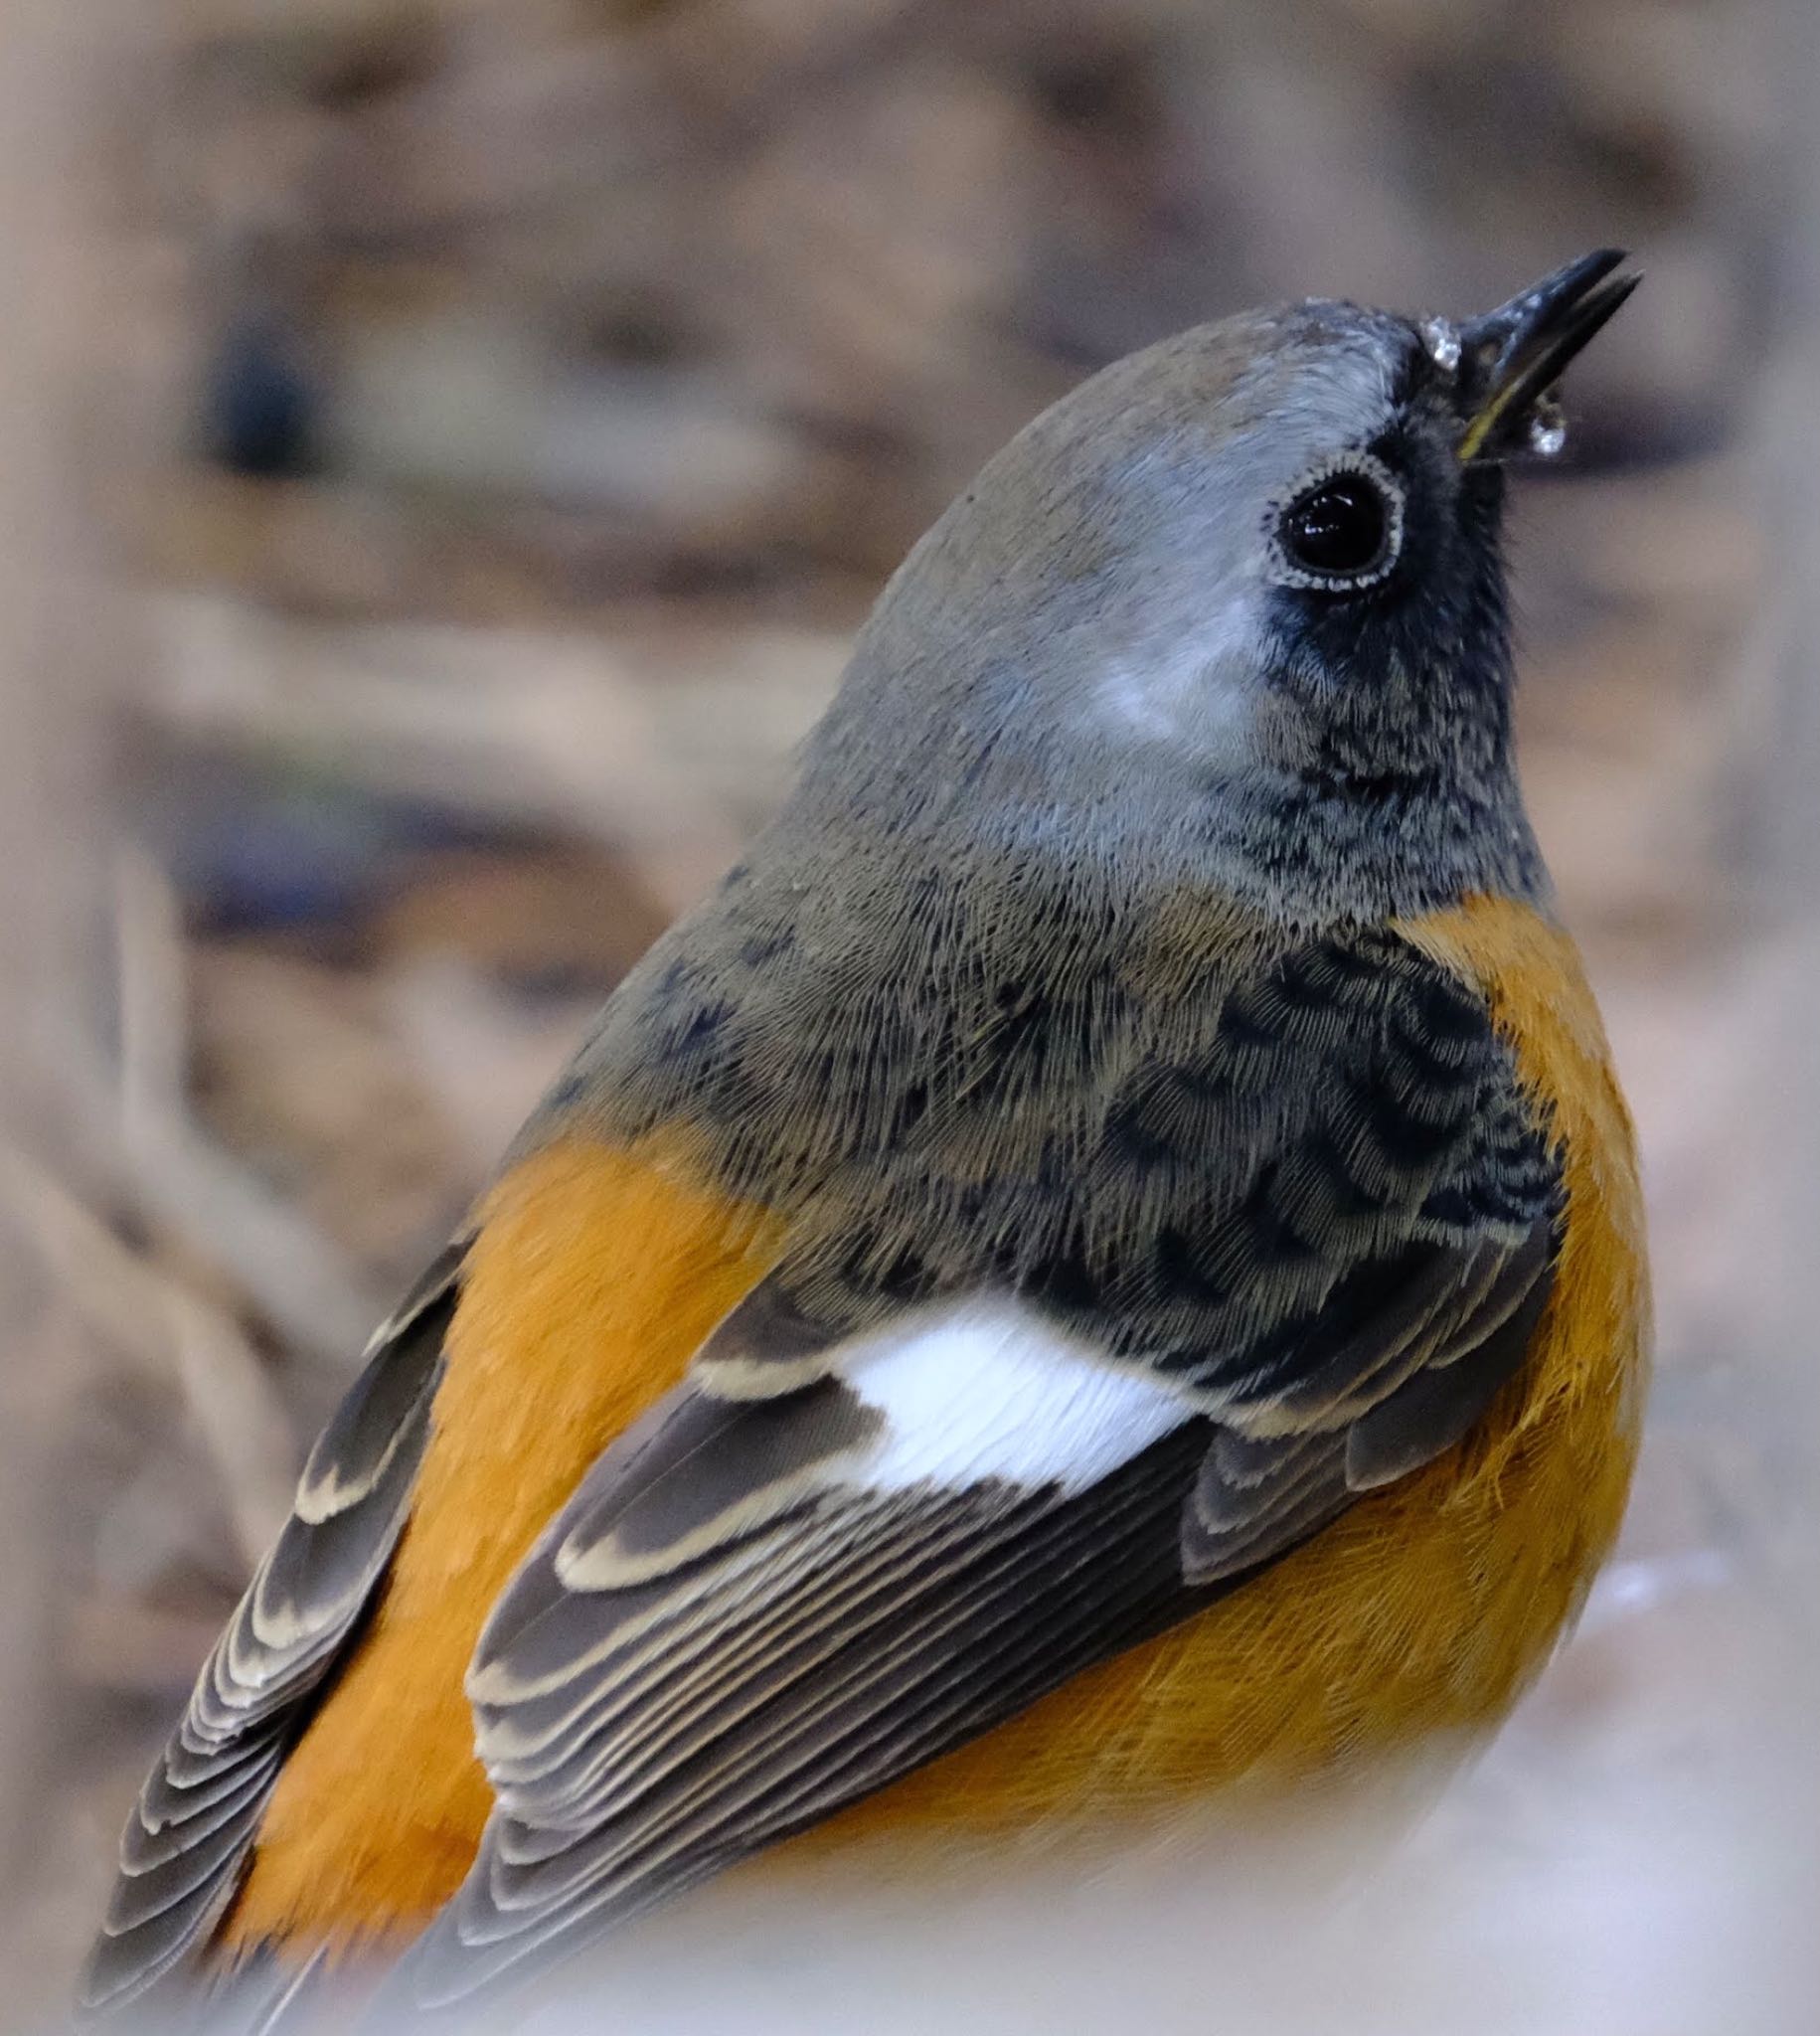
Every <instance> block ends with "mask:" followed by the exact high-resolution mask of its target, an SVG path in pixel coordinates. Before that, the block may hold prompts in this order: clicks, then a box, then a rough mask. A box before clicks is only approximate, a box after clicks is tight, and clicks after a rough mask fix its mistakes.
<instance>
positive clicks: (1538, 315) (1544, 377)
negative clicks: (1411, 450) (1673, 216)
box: [1454, 248, 1642, 460]
mask: <svg viewBox="0 0 1820 2036" xmlns="http://www.w3.org/2000/svg"><path fill="white" fill-rule="evenodd" d="M1623 259H1624V251H1623V250H1622V249H1621V248H1598V249H1595V250H1594V251H1593V252H1592V253H1591V254H1590V255H1581V256H1580V257H1579V259H1578V260H1577V261H1570V262H1569V263H1568V265H1567V266H1566V267H1565V268H1558V269H1556V271H1555V273H1554V274H1553V275H1546V276H1544V277H1543V279H1542V280H1541V281H1540V282H1538V283H1532V284H1531V286H1530V287H1529V288H1528V289H1526V290H1523V291H1521V292H1520V293H1519V294H1518V295H1517V296H1514V297H1512V298H1511V300H1510V302H1509V303H1508V304H1500V305H1499V306H1498V308H1497V309H1496V310H1495V311H1487V312H1486V313H1485V315H1484V317H1482V318H1475V319H1473V320H1472V321H1471V323H1470V324H1467V325H1463V326H1462V327H1461V328H1460V333H1459V341H1460V363H1459V392H1460V400H1461V407H1462V410H1463V412H1464V414H1465V417H1466V419H1467V423H1466V425H1465V428H1464V429H1463V430H1462V431H1461V433H1460V437H1459V443H1458V444H1457V445H1456V446H1455V448H1454V450H1455V451H1456V452H1457V453H1458V455H1459V457H1460V458H1461V459H1462V460H1468V459H1486V458H1495V457H1497V456H1498V455H1499V454H1501V453H1504V452H1509V451H1512V450H1514V449H1516V448H1517V447H1518V446H1520V445H1521V444H1522V443H1523V442H1524V438H1525V434H1526V433H1527V432H1528V429H1529V425H1530V422H1531V420H1532V418H1533V417H1534V416H1535V412H1536V407H1537V405H1538V404H1539V403H1540V402H1541V401H1542V400H1543V398H1544V397H1546V396H1547V395H1548V394H1549V392H1550V391H1551V390H1552V389H1553V388H1554V386H1555V384H1556V383H1557V382H1559V381H1560V380H1561V377H1562V373H1563V371H1564V370H1565V369H1566V368H1567V365H1568V363H1569V362H1570V361H1571V360H1572V358H1573V356H1574V355H1575V354H1577V353H1578V352H1579V351H1580V349H1581V348H1582V347H1583V346H1584V345H1585V344H1586V343H1587V341H1588V340H1590V339H1591V338H1592V336H1593V334H1594V333H1596V332H1597V331H1598V330H1599V328H1600V327H1601V326H1602V325H1603V324H1604V323H1605V322H1606V320H1607V319H1608V318H1610V317H1611V316H1612V314H1613V313H1614V312H1615V311H1616V310H1617V308H1618V306H1619V305H1620V304H1622V303H1623V301H1624V299H1625V298H1626V297H1628V296H1629V295H1630V293H1631V291H1632V290H1634V289H1635V288H1636V286H1637V284H1638V283H1639V282H1640V281H1641V280H1642V278H1641V277H1640V276H1637V275H1634V274H1633V275H1613V274H1612V270H1613V269H1614V268H1616V267H1617V266H1618V265H1619V264H1620V263H1621V262H1622V261H1623Z"/></svg>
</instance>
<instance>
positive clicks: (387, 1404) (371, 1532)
mask: <svg viewBox="0 0 1820 2036" xmlns="http://www.w3.org/2000/svg"><path fill="white" fill-rule="evenodd" d="M458 1263H459V1253H458V1250H451V1251H450V1252H449V1253H447V1254H444V1255H443V1257H442V1258H441V1259H439V1260H438V1262H437V1264H436V1266H435V1267H434V1268H433V1269H432V1272H431V1274H430V1276H429V1277H428V1278H427V1279H426V1280H424V1281H422V1282H420V1283H419V1285H418V1286H417V1287H416V1288H415V1289H414V1290H413V1293H412V1295H411V1296H410V1297H409V1298H408V1300H407V1302H406V1304H405V1305H404V1306H403V1307H402V1308H401V1309H400V1310H399V1311H398V1312H396V1313H395V1314H394V1316H393V1317H392V1319H391V1321H390V1322H389V1323H388V1324H387V1325H386V1327H385V1329H384V1330H382V1332H381V1334H380V1336H379V1337H378V1338H376V1339H375V1346H374V1349H373V1354H372V1356H371V1357H370V1359H369V1361H368V1364H367V1366H366V1369H365V1370H364V1371H363V1372H362V1374H361V1376H360V1378H359V1379H358V1380H357V1381H356V1382H355V1385H354V1386H353V1388H352V1389H351V1391H350V1392H349V1394H348V1396H347V1398H346V1399H345V1400H344V1402H343V1403H342V1406H341V1408H340V1410H339V1412H338V1413H337V1414H336V1416H335V1418H334V1420H333V1421H332V1422H331V1423H330V1425H329V1427H328V1429H327V1431H326V1432H325V1433H324V1435H323V1437H322V1440H321V1441H320V1442H318V1443H317V1444H316V1446H315V1448H314V1449H313V1450H312V1451H311V1452H310V1457H309V1461H308V1462H307V1464H306V1465H305V1467H304V1471H303V1475H302V1477H301V1479H300V1480H299V1483H298V1487H297V1502H296V1510H295V1511H294V1512H293V1513H292V1515H291V1518H290V1519H289V1520H288V1521H287V1522H286V1523H285V1526H284V1528H283V1531H282V1532H281V1533H280V1534H279V1536H278V1539H277V1542H276V1543H275V1544H274V1546H273V1547H272V1550H271V1552H270V1554H269V1555H267V1557H266V1558H265V1560H264V1562H263V1563H261V1564H260V1566H259V1568H258V1570H257V1571H256V1572H255V1574H254V1576H253V1579H252V1582H251V1583H250V1584H249V1585H248V1588H247V1593H246V1596H245V1597H244V1598H243V1599H242V1600H241V1603H240V1605H239V1606H238V1607H237V1608H236V1611H235V1612H234V1615H233V1617H232V1618H231V1619H230V1620H229V1622H228V1626H227V1629H226V1630H225V1631H224V1632H223V1634H222V1636H221V1638H220V1639H219V1640H218V1641H217V1642H216V1645H215V1647H214V1650H213V1651H212V1652H211V1654H210V1656H209V1658H208V1660H207V1661H206V1662H205V1663H204V1664H203V1668H202V1673H201V1675H200V1676H199V1677H198V1678H197V1683H196V1688H195V1690H194V1692H193V1693H192V1695H191V1698H190V1703H189V1708H188V1710H187V1711H186V1712H185V1713H184V1716H183V1718H182V1720H181V1721H180V1722H179V1724H178V1726H177V1729H176V1731H175V1732H174V1733H173V1734H172V1736H171V1739H170V1742H169V1744H168V1745H167V1746H166V1748H165V1750H164V1752H163V1754H162V1755H161V1756H160V1757H159V1760H158V1763H157V1766H156V1767H155V1768H154V1769H153V1770H152V1773H151V1775H150V1777H149V1778H148V1780H147V1781H146V1783H145V1786H144V1787H143V1788H142V1789H141V1791H140V1793H139V1799H138V1801H137V1803H136V1804H135V1805H134V1808H133V1812H132V1815H131V1817H130V1818H129V1819H128V1822H127V1826H126V1831H125V1835H124V1837H123V1838H122V1840H121V1844H120V1872H119V1877H118V1879H117V1881H116V1882H115V1885H114V1892H113V1898H112V1901H111V1902H110V1904H109V1906H108V1910H107V1916H106V1919H105V1921H104V1923H103V1925H102V1927H101V1932H100V1935H99V1937H98V1939H97V1940H96V1942H95V1945H94V1948H93V1950H92V1951H91V1952H90V1954H89V1958H88V1963H87V1965H86V1967H85V1969H84V1971H83V1981H82V1988H81V1999H82V2003H83V2008H84V2009H85V2010H86V2011H88V2012H90V2013H98V2012H101V2011H104V2010H111V2009H114V2008H118V2007H123V2006H124V2005H126V2004H127V2003H128V2002H130V2001H133V2000H136V1999H137V1998H139V1996H141V1995H142V1994H143V1993H145V1992H146V1991H147V1990H148V1989H149V1988H150V1987H152V1986H153V1985H154V1984H155V1983H156V1982H157V1981H158V1980H159V1979H160V1978H161V1977H162V1976H163V1975H164V1974H165V1973H166V1972H167V1971H169V1970H170V1969H171V1968H172V1967H173V1966H175V1965H176V1964H177V1963H178V1962H179V1961H180V1960H181V1959H182V1958H183V1957H184V1955H185V1953H186V1952H188V1951H190V1950H191V1949H192V1948H193V1947H194V1946H195V1945H197V1944H198V1943H199V1942H200V1941H201V1940H202V1938H203V1937H204V1935H205V1934H206V1932H207V1931H208V1930H209V1928H210V1927H211V1926H212V1925H213V1923H214V1921H215V1919H216V1918H217V1917H218V1916H219V1915H220V1914H221V1912H222V1910H223V1909H224V1908H225V1907H226V1905H227V1903H228V1901H229V1900H230V1899H231V1897H232V1895H233V1893H234V1890H235V1887H236V1885H237V1884H238V1882H239V1878H240V1872H241V1869H242V1867H243V1865H244V1863H245V1860H246V1857H247V1853H248V1847H249V1846H250V1845H251V1843H252V1840H253V1838H254V1836H255V1834H256V1832H257V1828H258V1821H259V1816H260V1813H261V1812H262V1810H263V1808H264V1805H265V1801H266V1798H267V1796H268V1795H269V1794H270V1792H271V1788H272V1785H273V1783H274V1782H275V1781H276V1780H277V1776H278V1771H279V1769H280V1767H281V1766H282V1764H283V1761H284V1757H285V1755H286V1753H287V1752H288V1751H289V1749H290V1746H291V1744H292V1743H293V1741H294V1740H295V1738H296V1736H297V1733H298V1732H299V1731H300V1730H301V1728H302V1726H303V1724H304V1723H305V1722H306V1721H307V1719H308V1716H309V1713H310V1710H311V1708H312V1699H313V1697H314V1696H315V1694H316V1692H318V1690H319V1689H320V1687H321V1685H322V1683H323V1681H324V1678H325V1677H326V1676H327V1675H328V1674H329V1673H330V1671H331V1670H332V1669H333V1667H334V1665H335V1663H336V1662H337V1660H338V1659H339V1658H340V1656H341V1653H342V1650H343V1649H344V1647H345V1646H346V1644H347V1642H348V1639H349V1636H350V1634H351V1633H352V1632H353V1631H354V1629H355V1627H356V1626H357V1624H358V1622H359V1619H360V1616H361V1613H362V1612H363V1611H364V1609H365V1607H366V1604H367V1601H368V1599H369V1597H370V1595H371V1593H372V1591H373V1587H374V1585H375V1584H376V1583H377V1582H378V1580H379V1578H380V1576H381V1575H382V1574H383V1572H384V1570H385V1567H386V1563H387V1561H388V1560H389V1558H390V1556H391V1553H392V1548H393V1544H394V1542H395V1541H396V1540H397V1538H398V1533H399V1529H400V1527H401V1526H402V1525H403V1523H404V1519H405V1513H406V1510H407V1508H408V1506H409V1503H410V1497H411V1489H412V1485H413V1482H414V1478H415V1474H416V1466H417V1460H418V1458H419V1456H420V1455H421V1453H422V1449H423V1442H424V1438H425V1436H426V1434H427V1429H428V1418H429V1403H430V1399H431V1396H432V1395H433V1393H434V1390H435V1382H436V1378H437V1376H438V1372H439V1367H440V1363H441V1350H442V1333H443V1329H444V1327H445V1325H446V1323H447V1319H448V1315H449V1312H450V1310H451V1308H452V1306H453V1295H454V1281H455V1276H456V1271H457V1267H458Z"/></svg>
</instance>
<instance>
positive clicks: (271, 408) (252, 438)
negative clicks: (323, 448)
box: [202, 313, 320, 479]
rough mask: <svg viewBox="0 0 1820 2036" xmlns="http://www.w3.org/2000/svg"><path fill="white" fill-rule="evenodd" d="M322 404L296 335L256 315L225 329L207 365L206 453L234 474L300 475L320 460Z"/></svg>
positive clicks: (263, 315) (204, 397) (204, 402)
mask: <svg viewBox="0 0 1820 2036" xmlns="http://www.w3.org/2000/svg"><path fill="white" fill-rule="evenodd" d="M319 413H320V401H319V396H318V392H317V390H316V387H315V383H314V380H313V378H312V376H311V375H310V373H309V370H308V368H307V367H306V366H305V365H304V361H303V358H302V348H301V346H300V344H299V343H298V341H297V339H296V336H295V335H294V334H293V333H292V332H291V331H290V329H289V328H288V327H287V326H286V325H285V324H284V322H283V321H282V320H280V319H278V318H276V317H273V316H271V315H269V314H266V313H248V314H246V315H244V316H243V317H241V318H239V319H237V320H236V321H235V322H234V323H233V324H231V325H230V326H229V327H228V329H227V330H226V331H225V332H224V333H223V334H222V336H221V338H220V339H219V341H218V342H217V344H216V348H215V353H214V355H213V357H212V359H211V360H210V361H209V364H208V367H207V369H206V370H205V374H204V380H203V391H202V432H203V447H204V451H205V453H206V455H207V456H208V457H209V458H210V459H212V460H213V461H214V462H215V463H216V464H217V465H218V466H223V467H226V468H227V470H228V471H229V472H230V473H240V474H248V475H253V476H257V477H259V478H263V479H293V478H296V477H297V476H299V475H303V474H307V473H308V472H310V471H311V470H312V468H313V467H314V466H315V464H316V452H317V443H316V439H317V427H318V421H319Z"/></svg>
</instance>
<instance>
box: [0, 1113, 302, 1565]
mask: <svg viewBox="0 0 1820 2036" xmlns="http://www.w3.org/2000/svg"><path fill="white" fill-rule="evenodd" d="M0 1191H3V1192H4V1193H5V1195H6V1198H7V1200H8V1202H9V1203H10V1204H11V1207H12V1212H13V1214H14V1216H15V1218H16V1220H17V1221H18V1223H19V1225H20V1227H21V1229H22V1230H23V1231H25V1232H26V1234H28V1235H29V1236H30V1237H31V1238H32V1239H33V1241H34V1242H35V1243H36V1245H37V1246H38V1249H39V1251H40V1253H41V1254H42V1255H43V1257H44V1259H45V1262H46V1264H47V1267H48V1268H49V1270H50V1271H51V1272H52V1273H53V1275H54V1276H55V1277H56V1279H57V1282H58V1286H59V1290H60V1291H61V1292H63V1293H64V1294H66V1295H67V1296H68V1298H69V1300H70V1301H71V1303H72V1304H73V1305H74V1306H75V1307H76V1308H77V1309H78V1310H79V1311H80V1313H81V1314H82V1316H83V1319H84V1320H85V1321H86V1322H87V1323H88V1324H89V1326H90V1327H91V1328H92V1329H93V1330H94V1331H95V1332H96V1333H97V1335H98V1336H99V1337H100V1338H102V1339H103V1341H104V1342H105V1343H106V1344H107V1346H108V1347H109V1348H110V1349H112V1350H114V1351H116V1352H118V1353H119V1354H121V1355H122V1356H124V1357H126V1358H127V1359H129V1360H130V1361H131V1362H132V1363H133V1365H134V1366H135V1367H136V1368H137V1369H139V1370H142V1371H145V1372H148V1373H151V1374H152V1375H154V1376H155V1377H158V1378H160V1379H162V1380H164V1381H166V1382H168V1383H170V1384H172V1385H174V1386H176V1387H177V1388H178V1390H179V1391H181V1393H182V1394H183V1396H184V1400H185V1404H186V1407H187V1410H188V1413H189V1416H190V1419H191V1422H192V1423H193V1425H194V1426H195V1429H196V1431H197V1433H198V1435H199V1436H200V1437H201V1439H202V1441H203V1442H204V1443H205V1445H206V1446H207V1448H208V1450H209V1453H210V1455H211V1457H212V1458H213V1460H214V1462H215V1464H216V1467H217V1469H218V1471H219V1472H220V1475H221V1480H222V1489H223V1492H224V1494H225V1496H226V1499H227V1504H228V1511H229V1514H230V1516H231V1517H232V1519H233V1522H234V1527H235V1538H236V1541H237V1543H238V1545H239V1547H240V1551H241V1554H242V1556H243V1558H244V1559H245V1561H246V1562H247V1563H248V1566H250V1565H251V1564H252V1563H253V1562H255V1561H257V1559H258V1558H259V1556H260V1555H262V1554H263V1553H264V1551H265V1549H266V1547H267V1546H268V1545H269V1543H270V1541H271V1538H272V1536H273V1535H274V1534H275V1533H276V1532H277V1530H278V1528H279V1527H280V1526H281V1525H282V1524H283V1521H284V1518H285V1515H286V1514H287V1513H288V1511H289V1510H290V1491H291V1484H292V1481H293V1479H294V1476H295V1444H294V1442H293V1441H292V1438H291V1431H290V1424H289V1422H288V1420H287V1419H286V1417H285V1414H284V1410H283V1408H282V1407H281V1406H280V1405H279V1404H278V1401H277V1398H276V1396H275V1395H274V1393H273V1392H272V1389H271V1385H270V1382H269V1380H268V1379H267V1378H266V1375H265V1369H264V1367H263V1365H261V1363H260V1362H259V1359H258V1356H257V1354H256V1353H255V1352H254V1351H253V1350H252V1349H251V1347H250V1346H249V1345H248V1341H247V1339H246V1337H245V1336H244V1335H243V1334H242V1332H241V1329H240V1327H239V1325H238V1324H237V1323H236V1322H235V1321H234V1319H233V1317H232V1316H231V1315H229V1314H228V1313H227V1312H226V1311H225V1310H224V1309H222V1308H220V1307H219V1306H217V1305H216V1304H215V1303H214V1302H213V1301H211V1300H209V1299H208V1298H207V1297H206V1296H204V1295H203V1294H200V1293H198V1292H197V1291H196V1290H195V1289H194V1288H193V1287H191V1286H189V1285H187V1284H185V1283H184V1282H183V1281H181V1280H179V1279H177V1278H176V1277H174V1276H172V1275H171V1274H170V1273H169V1272H166V1271H165V1270H164V1269H162V1268H160V1267H158V1266H156V1265H155V1264H153V1263H151V1262H150V1261H148V1260H146V1259H144V1258H142V1257H140V1256H139V1255H138V1254H137V1253H135V1252H134V1251H132V1250H131V1249H130V1248H129V1247H128V1246H127V1245H125V1244H123V1243H122V1242H121V1240H120V1239H119V1238H118V1237H116V1236H115V1235H114V1233H113V1231H112V1230H111V1229H109V1227H108V1226H107V1225H106V1224H105V1223H103V1222H102V1221H101V1219H100V1218H99V1217H98V1216H96V1215H95V1214H94V1212H93V1211H92V1210H90V1209H88V1208H87V1207H85V1206H84V1205H83V1202H82V1201H81V1200H80V1198H79V1197H78V1196H76V1195H75V1194H74V1193H72V1192H71V1190H70V1189H69V1188H68V1187H67V1186H66V1185H65V1184H64V1183H63V1182H62V1181H60V1180H58V1179H57V1178H56V1176H55V1175H53V1174H52V1173H50V1172H49V1171H48V1170H47V1169H46V1168H44V1167H42V1166H41V1165H39V1164H38V1163H37V1162H36V1161H35V1160H33V1159H31V1158H30V1157H29V1156H28V1155H27V1154H26V1153H24V1152H22V1151H20V1150H18V1149H16V1148H15V1149H14V1150H12V1151H10V1152H7V1153H5V1154H4V1155H0Z"/></svg>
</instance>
